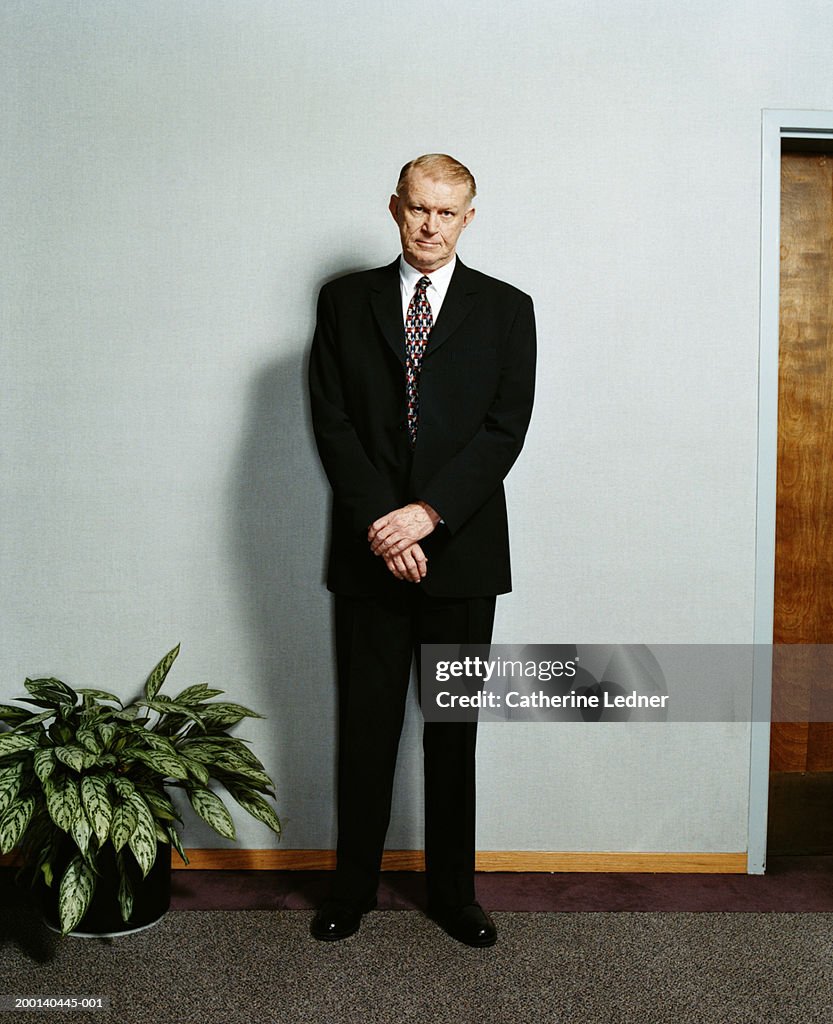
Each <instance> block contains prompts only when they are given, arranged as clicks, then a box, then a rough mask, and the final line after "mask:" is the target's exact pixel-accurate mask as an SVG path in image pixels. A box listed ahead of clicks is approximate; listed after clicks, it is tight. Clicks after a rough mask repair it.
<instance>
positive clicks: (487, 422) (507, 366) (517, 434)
mask: <svg viewBox="0 0 833 1024" xmlns="http://www.w3.org/2000/svg"><path fill="white" fill-rule="evenodd" d="M502 351H503V356H502V363H501V372H500V379H499V383H498V388H497V390H496V392H495V395H494V398H493V400H492V403H491V405H490V407H489V410H488V413H487V415H486V417H485V419H484V421H483V424H482V426H481V427H480V429H479V430H478V431H477V433H476V434H475V435H474V436H473V437H472V438H471V439H470V440H469V442H468V443H467V444H466V445H464V447H463V448H461V449H460V450H459V451H458V452H457V453H456V455H454V456H453V458H451V459H450V460H449V461H448V462H447V463H445V465H444V466H443V467H442V468H441V469H440V470H439V471H438V472H437V473H436V474H435V475H434V476H433V477H432V479H431V480H430V481H429V482H428V483H427V484H426V485H425V486H424V487H423V488H421V489H420V495H419V497H420V499H421V500H423V501H426V502H427V503H428V504H429V505H430V506H431V507H432V508H434V509H436V511H437V512H438V513H439V514H440V516H441V517H442V519H443V520H444V522H445V524H446V526H447V527H448V529H449V531H450V532H451V533H452V534H453V533H455V532H456V531H457V530H459V529H460V527H461V526H462V525H463V524H464V523H465V522H466V520H467V519H469V518H470V517H471V516H472V515H473V514H474V513H475V512H476V511H477V510H478V509H479V508H480V506H481V505H482V504H483V503H484V502H485V501H486V500H487V498H489V496H490V495H491V494H493V493H494V491H495V490H497V488H498V487H499V486H500V485H501V483H502V482H503V479H504V477H505V476H506V474H507V473H508V472H509V470H510V469H511V468H512V465H513V463H514V462H515V460H516V459H517V457H518V455H519V454H520V451H521V448H522V447H523V443H524V438H525V437H526V431H527V428H528V426H529V420H530V417H531V415H532V402H533V398H534V393H535V356H536V344H535V313H534V311H533V306H532V299H530V297H529V296H528V295H524V296H523V297H522V301H521V303H520V305H519V307H518V311H517V313H516V315H515V319H514V321H513V323H512V326H511V328H510V330H509V333H508V336H507V338H506V339H505V345H504V347H503V350H502Z"/></svg>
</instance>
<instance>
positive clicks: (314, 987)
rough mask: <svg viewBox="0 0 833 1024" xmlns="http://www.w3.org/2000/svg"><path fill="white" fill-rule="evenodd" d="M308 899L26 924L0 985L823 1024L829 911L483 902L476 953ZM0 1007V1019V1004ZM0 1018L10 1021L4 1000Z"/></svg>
mask: <svg viewBox="0 0 833 1024" xmlns="http://www.w3.org/2000/svg"><path fill="white" fill-rule="evenodd" d="M309 919H310V914H309V913H308V912H305V911H258V910H254V911H252V910H246V911H236V912H229V911H172V912H171V913H169V914H168V915H167V916H166V917H165V918H164V919H163V920H162V921H161V922H160V923H159V924H158V925H157V926H155V927H153V928H150V929H148V930H146V931H143V932H140V933H137V934H135V935H132V936H125V937H122V938H118V939H113V940H84V939H63V940H60V939H58V938H57V936H54V935H51V934H44V933H38V932H37V931H32V932H29V933H28V934H27V935H24V936H22V937H18V938H17V939H10V937H9V936H8V935H7V937H6V941H5V942H4V943H3V946H2V976H3V980H2V990H3V993H5V994H19V995H64V996H68V995H69V996H73V995H74V996H82V995H84V996H91V995H103V996H107V997H108V998H109V1001H110V1006H109V1010H102V1011H98V1012H95V1013H82V1012H66V1011H58V1010H55V1011H49V1012H47V1013H43V1012H41V1013H38V1014H36V1015H35V1014H29V1013H18V1014H17V1015H16V1016H18V1017H20V1018H22V1019H29V1018H30V1017H34V1016H37V1017H38V1019H41V1020H43V1019H46V1020H50V1021H53V1022H55V1024H59V1022H78V1021H86V1020H91V1021H95V1020H100V1021H102V1022H104V1021H115V1022H118V1024H157V1022H158V1024H169V1022H172V1024H215V1022H216V1024H272V1022H275V1024H277V1022H280V1024H319V1022H320V1024H348V1022H349V1024H399V1022H414V1024H446V1022H448V1024H474V1022H483V1024H504V1022H507V1024H527V1022H529V1024H532V1022H536V1024H537V1022H565V1024H566V1022H569V1024H672V1022H673V1024H724V1022H725V1024H822V1022H823V1024H829V1022H830V1020H831V1019H833V942H832V941H831V919H830V917H829V916H828V915H826V914H776V913H769V914H759V913H749V914H728V913H715V914H692V913H662V914H658V913H649V914H644V913H641V914H637V913H617V914H611V913H579V914H576V913H569V914H565V913H540V912H539V913H508V912H499V913H496V914H495V920H496V923H497V925H498V928H499V930H500V941H499V942H498V944H497V946H495V947H493V948H492V949H488V950H474V949H469V948H467V947H465V946H461V945H459V944H458V943H456V942H454V941H453V940H451V939H449V938H448V937H447V936H445V935H444V934H442V933H441V932H439V931H438V930H437V928H436V926H435V925H434V924H432V922H431V921H429V920H428V919H427V918H426V917H424V916H423V915H422V914H420V913H419V912H418V911H376V912H374V913H371V914H368V915H367V916H366V917H365V919H364V922H363V924H362V928H361V931H360V932H359V933H358V934H357V935H355V936H353V937H352V938H350V939H348V940H346V941H344V942H340V943H332V944H329V943H319V942H316V941H315V940H313V939H312V938H310V936H309V931H308V928H309ZM4 1016H5V1015H4ZM7 1019H10V1020H11V1019H14V1018H13V1016H12V1015H11V1014H9V1015H8V1016H7Z"/></svg>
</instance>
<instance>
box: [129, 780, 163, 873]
mask: <svg viewBox="0 0 833 1024" xmlns="http://www.w3.org/2000/svg"><path fill="white" fill-rule="evenodd" d="M129 802H130V805H131V806H132V807H133V809H134V811H135V812H136V827H135V828H134V829H133V831H132V832H131V834H130V838H129V839H128V841H127V842H128V845H129V847H130V849H131V850H132V852H133V856H134V857H135V858H136V860H137V862H138V864H139V867H140V868H141V869H142V874H143V875H147V873H148V871H150V869H151V868H152V867H153V862H154V861H155V860H156V826H155V824H154V818H153V815H152V814H151V812H150V808H149V807H148V805H147V804H146V803H145V801H144V800H143V799H142V798H141V797H140V796H139V795H138V794H136V795H135V796H134V797H133V798H132V799H131V800H130V801H129Z"/></svg>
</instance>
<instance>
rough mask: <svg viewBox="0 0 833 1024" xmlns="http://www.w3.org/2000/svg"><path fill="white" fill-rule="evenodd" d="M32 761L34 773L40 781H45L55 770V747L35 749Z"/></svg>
mask: <svg viewBox="0 0 833 1024" xmlns="http://www.w3.org/2000/svg"><path fill="white" fill-rule="evenodd" d="M32 763H33V764H34V768H35V775H37V777H38V778H39V779H40V781H41V783H44V782H46V780H47V779H48V778H49V776H50V775H51V774H52V772H53V771H54V770H55V764H56V760H55V748H54V747H43V748H42V749H41V750H36V751H35V754H34V757H33V758H32Z"/></svg>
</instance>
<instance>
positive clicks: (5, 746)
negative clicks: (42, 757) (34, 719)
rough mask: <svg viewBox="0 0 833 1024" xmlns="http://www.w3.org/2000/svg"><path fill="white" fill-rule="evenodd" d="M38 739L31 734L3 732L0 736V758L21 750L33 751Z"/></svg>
mask: <svg viewBox="0 0 833 1024" xmlns="http://www.w3.org/2000/svg"><path fill="white" fill-rule="evenodd" d="M37 745H38V738H37V736H35V735H32V734H31V733H21V732H4V733H2V734H0V757H8V755H9V754H16V753H18V752H19V751H21V750H34V749H35V747H36V746H37Z"/></svg>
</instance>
